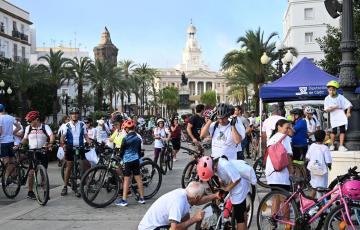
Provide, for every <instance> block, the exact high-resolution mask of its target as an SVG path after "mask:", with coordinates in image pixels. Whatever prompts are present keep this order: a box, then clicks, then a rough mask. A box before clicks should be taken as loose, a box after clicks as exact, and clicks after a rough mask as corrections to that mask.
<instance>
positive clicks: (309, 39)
mask: <svg viewBox="0 0 360 230" xmlns="http://www.w3.org/2000/svg"><path fill="white" fill-rule="evenodd" d="M313 37H314V33H313V32H308V33H305V43H313Z"/></svg>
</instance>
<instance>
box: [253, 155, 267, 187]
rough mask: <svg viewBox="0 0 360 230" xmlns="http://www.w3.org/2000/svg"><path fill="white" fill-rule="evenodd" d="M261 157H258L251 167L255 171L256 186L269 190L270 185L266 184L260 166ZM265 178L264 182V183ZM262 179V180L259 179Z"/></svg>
mask: <svg viewBox="0 0 360 230" xmlns="http://www.w3.org/2000/svg"><path fill="white" fill-rule="evenodd" d="M262 161H263V157H259V158H258V159H257V160H256V161H255V162H254V165H253V169H254V171H255V175H256V180H257V184H258V185H260V186H261V187H263V188H270V185H268V184H267V183H266V175H265V167H263V166H262ZM264 177H265V182H264ZM261 178H263V179H261Z"/></svg>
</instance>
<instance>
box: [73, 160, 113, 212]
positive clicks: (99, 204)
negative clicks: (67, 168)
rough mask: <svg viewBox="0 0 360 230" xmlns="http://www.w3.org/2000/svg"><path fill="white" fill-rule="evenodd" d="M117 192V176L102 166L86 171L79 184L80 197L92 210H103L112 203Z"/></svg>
mask: <svg viewBox="0 0 360 230" xmlns="http://www.w3.org/2000/svg"><path fill="white" fill-rule="evenodd" d="M119 191H120V178H119V176H118V175H117V174H116V172H115V171H114V170H112V169H108V168H107V166H104V165H99V166H96V167H94V168H92V169H90V170H88V171H86V173H85V174H84V176H83V178H82V180H81V183H80V192H81V197H82V198H83V200H84V201H85V203H87V204H88V205H90V206H91V207H94V208H104V207H106V206H108V205H109V204H111V203H112V202H114V201H115V199H116V198H117V196H118V194H119Z"/></svg>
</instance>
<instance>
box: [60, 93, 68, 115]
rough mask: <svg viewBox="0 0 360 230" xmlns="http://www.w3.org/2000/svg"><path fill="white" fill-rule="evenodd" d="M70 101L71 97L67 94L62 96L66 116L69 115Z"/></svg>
mask: <svg viewBox="0 0 360 230" xmlns="http://www.w3.org/2000/svg"><path fill="white" fill-rule="evenodd" d="M69 100H70V96H69V95H67V94H66V93H63V94H62V95H61V102H62V104H63V105H65V114H66V116H68V115H69V113H68V108H69Z"/></svg>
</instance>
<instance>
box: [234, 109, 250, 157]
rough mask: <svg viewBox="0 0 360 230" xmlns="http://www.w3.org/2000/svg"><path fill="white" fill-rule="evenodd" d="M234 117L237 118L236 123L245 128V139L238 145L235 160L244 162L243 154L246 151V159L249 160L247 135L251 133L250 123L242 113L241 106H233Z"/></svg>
mask: <svg viewBox="0 0 360 230" xmlns="http://www.w3.org/2000/svg"><path fill="white" fill-rule="evenodd" d="M234 116H235V117H236V118H237V123H239V124H243V126H244V128H245V137H244V138H243V139H242V140H241V145H238V152H237V159H238V160H245V156H244V152H245V150H246V153H247V158H248V159H250V158H251V157H250V150H249V139H248V135H249V134H250V133H251V131H252V128H251V127H250V121H249V119H248V118H246V117H245V116H244V114H243V112H242V108H241V106H239V105H238V106H235V111H234Z"/></svg>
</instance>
